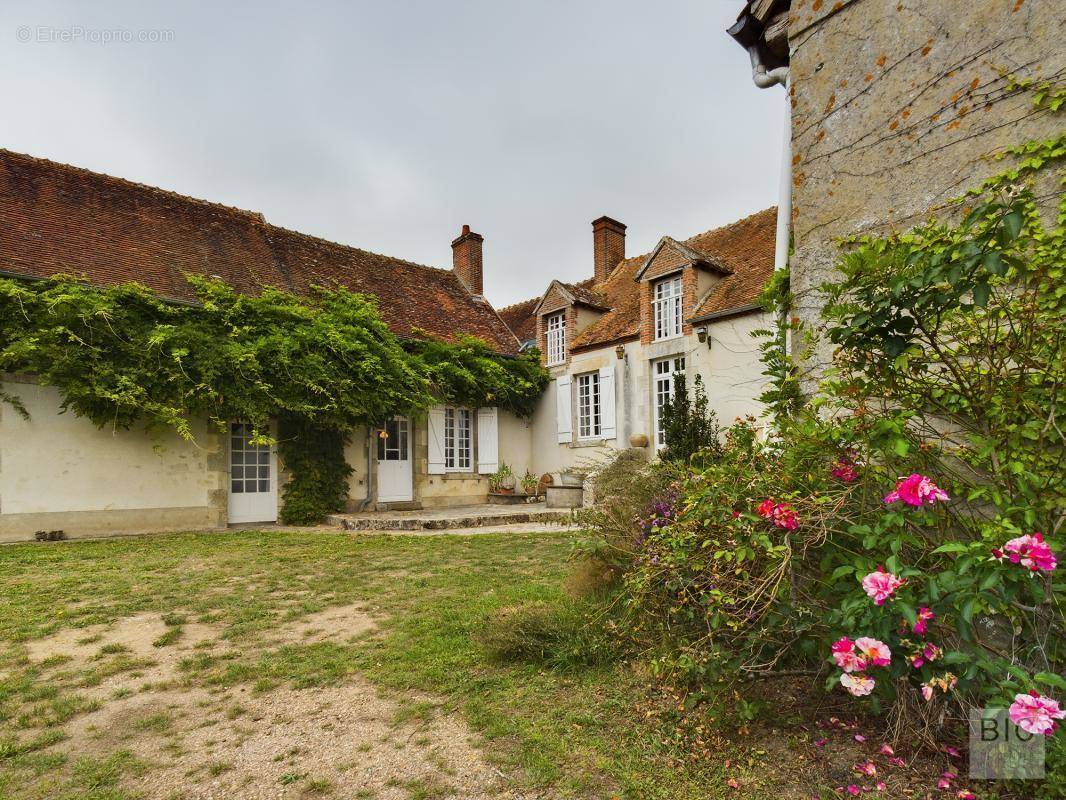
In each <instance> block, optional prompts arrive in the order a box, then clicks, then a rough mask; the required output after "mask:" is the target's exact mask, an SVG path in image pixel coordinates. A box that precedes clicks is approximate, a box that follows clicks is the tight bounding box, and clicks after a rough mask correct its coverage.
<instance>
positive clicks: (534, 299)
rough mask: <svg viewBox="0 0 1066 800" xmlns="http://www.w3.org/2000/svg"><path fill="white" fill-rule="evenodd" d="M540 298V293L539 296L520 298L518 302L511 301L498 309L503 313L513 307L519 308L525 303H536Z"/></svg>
mask: <svg viewBox="0 0 1066 800" xmlns="http://www.w3.org/2000/svg"><path fill="white" fill-rule="evenodd" d="M538 300H540V295H538V296H537V297H530V298H527V299H525V300H519V301H518V302H517V303H511V304H510V305H507V306H500V307H499V308H497V309H496V310H497V311H498V312H500V313H503V312H504V311H510V310H511V309H512V308H518V307H519V306H520V305H523V304H525V303H536V302H537V301H538Z"/></svg>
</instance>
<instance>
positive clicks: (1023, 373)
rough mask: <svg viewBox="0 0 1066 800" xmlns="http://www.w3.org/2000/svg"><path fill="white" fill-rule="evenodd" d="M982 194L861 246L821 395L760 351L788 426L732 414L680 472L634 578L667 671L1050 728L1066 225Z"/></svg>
mask: <svg viewBox="0 0 1066 800" xmlns="http://www.w3.org/2000/svg"><path fill="white" fill-rule="evenodd" d="M1057 152H1058V155H1055V156H1051V155H1049V156H1048V158H1049V159H1051V158H1064V157H1066V142H1064V143H1063V145H1062V146H1061V147H1060V148H1059V150H1058V151H1057ZM1016 177H1017V176H1016ZM989 194H990V197H984V198H982V202H981V203H980V204H979V205H977V206H976V207H974V208H973V209H972V210H971V211H970V213H969V215H968V216H967V218H966V219H965V220H964V221H963V222H962V223H961V224H959V225H956V226H947V225H941V224H930V225H927V226H925V227H922V228H919V229H917V230H915V231H914V232H912V233H910V234H906V235H904V236H897V237H891V238H887V239H870V240H866V241H863V242H860V243H858V245H857V247H856V248H855V250H854V251H853V252H852V253H851V254H849V255H848V256H847V257H846V259H845V262H844V264H843V267H842V279H841V280H840V281H839V282H837V283H836V284H834V285H833V286H831V287H826V291H827V294H828V296H829V301H830V302H829V306H828V307H827V309H826V316H827V319H828V331H827V334H828V336H829V338H830V340H831V341H832V342H834V343H835V344H836V345H837V346H838V350H837V352H836V354H835V362H834V365H833V369H832V370H831V371H830V372H829V373H828V375H827V377H826V379H825V381H824V382H823V384H822V386H821V389H820V392H819V394H818V396H817V397H816V398H815V399H813V400H811V401H810V402H809V403H808V404H807V406H806V407H801V405H800V398H799V397H798V395H797V393H796V391H795V385H794V384H791V385H790V384H789V381H791V380H793V378H792V377H791V373H790V372H789V370H788V369H787V368H785V367H784V366H783V365H782V364H781V363H780V362H779V361H778V360H774V359H767V363H768V364H769V365H770V367H771V368H772V370H776V372H774V371H772V372H771V374H772V375H776V376H777V377H778V378H779V381H778V382H777V383H776V385H775V389H774V390H773V391H772V392H770V393H768V394H767V401H768V403H769V404H770V405H771V407H773V408H774V409H776V410H778V411H784V412H787V413H781V414H779V415H778V416H777V417H776V419H775V437H774V438H773V439H771V440H770V441H768V442H764V441H762V439H761V438H760V437H759V436H756V426H755V424H754V421H753V420H741V421H738V422H737V423H736V424H734V425H733V426H732V427H731V428H729V429H728V430H727V431H726V432H725V436H724V445H723V448H722V452H721V454H720V456H719V458H718V459H717V460H716V461H715V462H713V463H710V464H705V465H702V466H700V467H699V468H696V467H693V468H690V469H689V470H688V471H687V472H686V474H684V475H683V476H682V478H681V479H680V481H679V482H678V484H677V494H676V497H675V496H674V495H673V494H671V495H670V497H669V506H670V509H671V513H670V516H669V518H668V521H667V523H666V524H665V525H663V524H656V525H654V526H651V527H650V528H648V529H647V530H646V535H645V536H644V537H643V538H642V539H641V542H640V546H639V547H638V548H637V550H636V551H635V552H634V554H633V559H632V561H631V563H630V564H629V565H628V567H627V569H626V571H625V574H624V575H623V578H622V580H623V593H622V597H621V602H622V604H623V605H624V608H625V619H624V620H623V624H627V625H628V632H629V633H630V635H631V636H632V637H633V638H634V639H635V640H637V643H638V644H639V648H640V652H642V653H652V654H654V663H653V666H654V669H655V670H656V671H657V672H658V673H659V674H662V675H666V676H669V677H670V679H671V680H687V681H689V682H690V684H691V685H693V686H694V687H697V688H698V687H700V686H702V687H707V688H708V689H712V688H713V689H714V690H715V691H717V690H718V687H720V686H721V684H722V682H723V681H737V680H744V679H746V678H749V677H751V676H754V675H766V674H773V673H776V672H780V671H788V672H789V673H791V674H795V673H796V672H800V673H802V672H803V671H805V670H809V671H810V672H811V673H812V675H813V674H818V675H819V676H820V678H824V680H825V685H826V688H827V689H828V690H830V691H838V692H839V691H845V692H847V693H848V694H850V695H851V696H853V697H855V698H859V700H858V702H863V703H867V704H869V706H870V707H871V709H873V710H877V709H889V710H891V712H892V713H893V714H894V715H895V717H894V718H895V719H896V720H897V722H900V723H901V725H900V726H899V727H898V728H897V729H900V728H903V729H907V726H908V725H910V726H911V727H910V728H909V729H910V730H912V731H919V730H926V731H929V730H931V729H932V728H934V727H935V726H937V725H939V724H941V723H942V721H943V720H944V719H946V718H949V717H955V718H959V717H961V716H964V712H965V710H966V709H967V708H968V707H970V706H978V705H980V706H984V705H988V706H1000V707H1004V708H1006V707H1007V706H1011V709H1012V711H1011V719H1013V720H1014V721H1015V724H1017V725H1019V727H1022V728H1024V729H1025V730H1027V731H1030V732H1031V731H1039V732H1040V733H1044V734H1046V735H1049V734H1051V733H1052V732H1053V731H1054V730H1055V723H1056V721H1057V720H1059V719H1062V718H1063V712H1062V711H1060V708H1059V701H1060V699H1061V698H1063V697H1064V696H1066V679H1063V677H1062V673H1063V671H1064V669H1066V624H1064V620H1063V613H1062V609H1063V608H1064V604H1066V583H1064V582H1063V580H1062V576H1061V575H1060V572H1059V571H1058V570H1057V568H1056V567H1057V559H1056V551H1058V550H1060V549H1061V547H1062V545H1063V542H1062V540H1061V539H1060V538H1059V533H1058V532H1059V530H1060V528H1061V524H1062V522H1063V513H1062V509H1063V508H1066V479H1064V471H1063V470H1062V464H1063V463H1066V447H1064V444H1066V442H1064V437H1063V433H1062V427H1063V426H1062V424H1061V423H1059V422H1058V421H1057V418H1056V409H1058V408H1061V407H1064V403H1063V401H1064V398H1059V397H1058V396H1057V393H1058V391H1060V388H1062V387H1066V357H1064V356H1066V340H1064V339H1063V336H1062V326H1061V319H1062V318H1063V317H1064V316H1066V294H1064V293H1063V292H1062V291H1061V286H1062V282H1063V279H1064V278H1066V274H1064V273H1066V267H1064V265H1066V229H1064V228H1062V227H1060V228H1057V229H1055V230H1054V231H1047V230H1045V229H1044V228H1043V226H1042V223H1041V216H1040V214H1039V213H1038V211H1037V208H1036V205H1035V201H1034V200H1033V197H1032V195H1031V194H1030V193H1029V192H1028V191H1027V190H1024V189H1022V190H1019V191H1015V192H1013V193H1012V194H1010V195H1009V196H1007V195H1002V194H999V193H998V187H995V189H994V190H993V191H990V193H989ZM1061 214H1062V215H1063V218H1066V200H1064V201H1063V205H1062V208H1061ZM798 337H799V332H797V334H796V338H798ZM901 476H902V477H901ZM657 519H659V521H660V522H661V521H663V520H666V519H667V518H666V517H665V515H664V516H660V517H657ZM949 707H953V709H954V710H953V712H952V713H951V714H950V715H949V714H945V711H946V710H948V708H949ZM1049 752H1050V753H1052V754H1055V753H1061V752H1062V748H1051V749H1050V750H1049ZM1058 757H1060V756H1049V758H1058ZM1049 768H1053V765H1052V766H1051V767H1049ZM1060 769H1061V767H1060ZM943 780H944V781H946V782H947V784H948V785H950V784H951V780H952V778H947V777H944V778H943Z"/></svg>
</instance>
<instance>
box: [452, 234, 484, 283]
mask: <svg viewBox="0 0 1066 800" xmlns="http://www.w3.org/2000/svg"><path fill="white" fill-rule="evenodd" d="M483 241H485V237H484V236H482V235H481V234H480V233H474V232H473V231H472V230H470V226H469V225H464V226H463V232H462V233H460V234H459V238H458V239H456V240H455V241H454V242H452V272H454V273H455V274H456V275H457V276H459V280H461V281H462V282H463V285H464V286H466V288H467V289H469V290H470V293H471V294H477V295H481V294H484V293H485V292H484V286H483V284H482V281H481V243H482V242H483Z"/></svg>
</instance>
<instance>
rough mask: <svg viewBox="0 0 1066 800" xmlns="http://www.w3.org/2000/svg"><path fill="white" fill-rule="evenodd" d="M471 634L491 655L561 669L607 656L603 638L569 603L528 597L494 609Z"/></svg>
mask: <svg viewBox="0 0 1066 800" xmlns="http://www.w3.org/2000/svg"><path fill="white" fill-rule="evenodd" d="M475 638H476V639H477V641H478V643H479V644H481V646H482V647H484V648H485V650H486V651H487V652H488V654H489V656H490V657H491V658H493V659H495V660H497V661H501V662H525V663H529V664H543V665H546V666H550V667H555V668H564V669H565V668H570V667H578V666H588V665H593V664H598V663H603V662H605V661H606V660H608V658H609V650H608V648H607V646H606V643H605V640H604V639H603V638H602V636H601V635H600V634H599V633H598V632H597V631H596V630H595V629H594V628H593V627H592V626H590V625H589V624H588V621H587V620H586V619H585V617H584V615H583V614H582V613H581V611H580V610H578V609H577V608H575V607H574V606H573V605H570V604H568V605H567V606H565V607H564V606H562V605H555V604H551V603H546V602H543V601H530V602H527V603H521V604H519V605H514V606H506V607H504V608H500V609H497V610H496V611H495V612H493V613H492V614H491V615H490V616H489V618H488V619H487V620H486V621H485V624H484V625H483V626H482V628H481V630H480V631H479V632H478V634H476V636H475Z"/></svg>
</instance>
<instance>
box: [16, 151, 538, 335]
mask: <svg viewBox="0 0 1066 800" xmlns="http://www.w3.org/2000/svg"><path fill="white" fill-rule="evenodd" d="M0 219H2V220H3V224H2V225H0V270H2V271H4V272H7V273H10V274H14V275H19V276H25V277H35V278H46V277H49V276H51V275H55V274H59V273H68V274H74V275H79V276H83V277H84V278H85V279H87V280H89V281H91V282H93V283H97V284H102V285H111V284H116V283H123V282H126V281H138V282H140V283H142V284H144V285H146V286H148V287H149V288H150V289H152V290H154V291H156V292H158V293H159V294H160V295H162V296H164V297H167V298H169V299H174V300H191V299H193V294H192V292H191V290H190V287H189V285H188V284H187V283H186V282H185V279H184V274H185V273H199V274H203V275H217V276H219V277H221V278H222V279H224V280H225V281H227V282H228V283H230V284H231V285H233V286H234V287H236V288H237V289H239V290H241V291H245V292H251V291H255V290H256V289H257V288H258V287H261V286H266V285H270V286H276V287H278V288H282V289H288V290H290V291H294V292H304V291H307V290H308V289H309V288H310V287H311V286H314V285H321V286H333V285H342V286H346V287H347V288H349V289H351V290H353V291H357V292H364V293H366V294H370V295H374V296H375V297H376V298H377V300H378V306H379V310H380V313H381V315H382V317H383V318H384V320H385V322H386V323H387V324H388V325H389V327H390V328H391V329H392V330H393V331H394V332H395V333H396V334H397V335H400V336H408V335H411V334H412V332H413V331H415V330H416V329H421V330H425V331H427V332H429V333H431V334H434V335H437V336H442V337H444V338H452V337H454V336H455V335H457V334H470V335H474V336H479V337H481V338H482V339H484V340H486V341H487V342H488V343H489V344H490V345H491V346H492V347H494V348H495V349H497V350H498V351H500V352H502V353H508V354H513V353H516V352H517V350H518V342H517V340H516V339H515V337H514V335H513V334H512V333H511V331H510V330H509V329H508V327H507V325H506V324H505V323H504V321H503V320H502V319H500V317H499V316H498V315H497V314H496V312H495V311H494V310H493V309H492V306H491V305H489V303H488V302H486V301H484V300H482V299H480V298H475V297H473V296H472V295H471V294H470V293H469V292H468V291H467V290H466V289H465V288H464V287H463V285H462V284H461V283H460V281H459V279H458V278H457V277H456V276H455V275H454V274H453V273H452V271H451V270H444V269H437V268H434V267H426V266H422V265H420V264H414V263H412V262H410V261H404V260H402V259H398V258H392V257H391V256H384V255H380V254H378V253H371V252H368V251H366V250H360V249H358V248H355V247H348V246H346V245H341V244H336V243H334V242H329V241H326V240H325V239H319V238H316V237H313V236H308V235H306V234H302V233H297V232H296V231H290V230H287V229H285V228H279V227H277V226H276V225H270V224H268V223H266V222H265V221H264V219H263V216H262V214H257V213H254V212H251V211H243V210H241V209H237V208H231V207H229V206H224V205H220V204H218V203H211V202H208V201H205V200H197V199H195V198H191V197H185V196H183V195H180V194H176V193H174V192H169V191H166V190H163V189H157V188H155V187H151V186H145V185H143V184H139V183H133V182H131V181H127V180H123V179H121V178H115V177H112V176H110V175H103V174H100V173H96V172H90V171H89V170H86V169H81V168H78V167H72V166H69V165H66V164H58V163H55V162H52V161H48V160H45V159H40V158H34V157H32V156H27V155H22V154H19V153H12V152H10V151H8V150H2V149H0Z"/></svg>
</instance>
